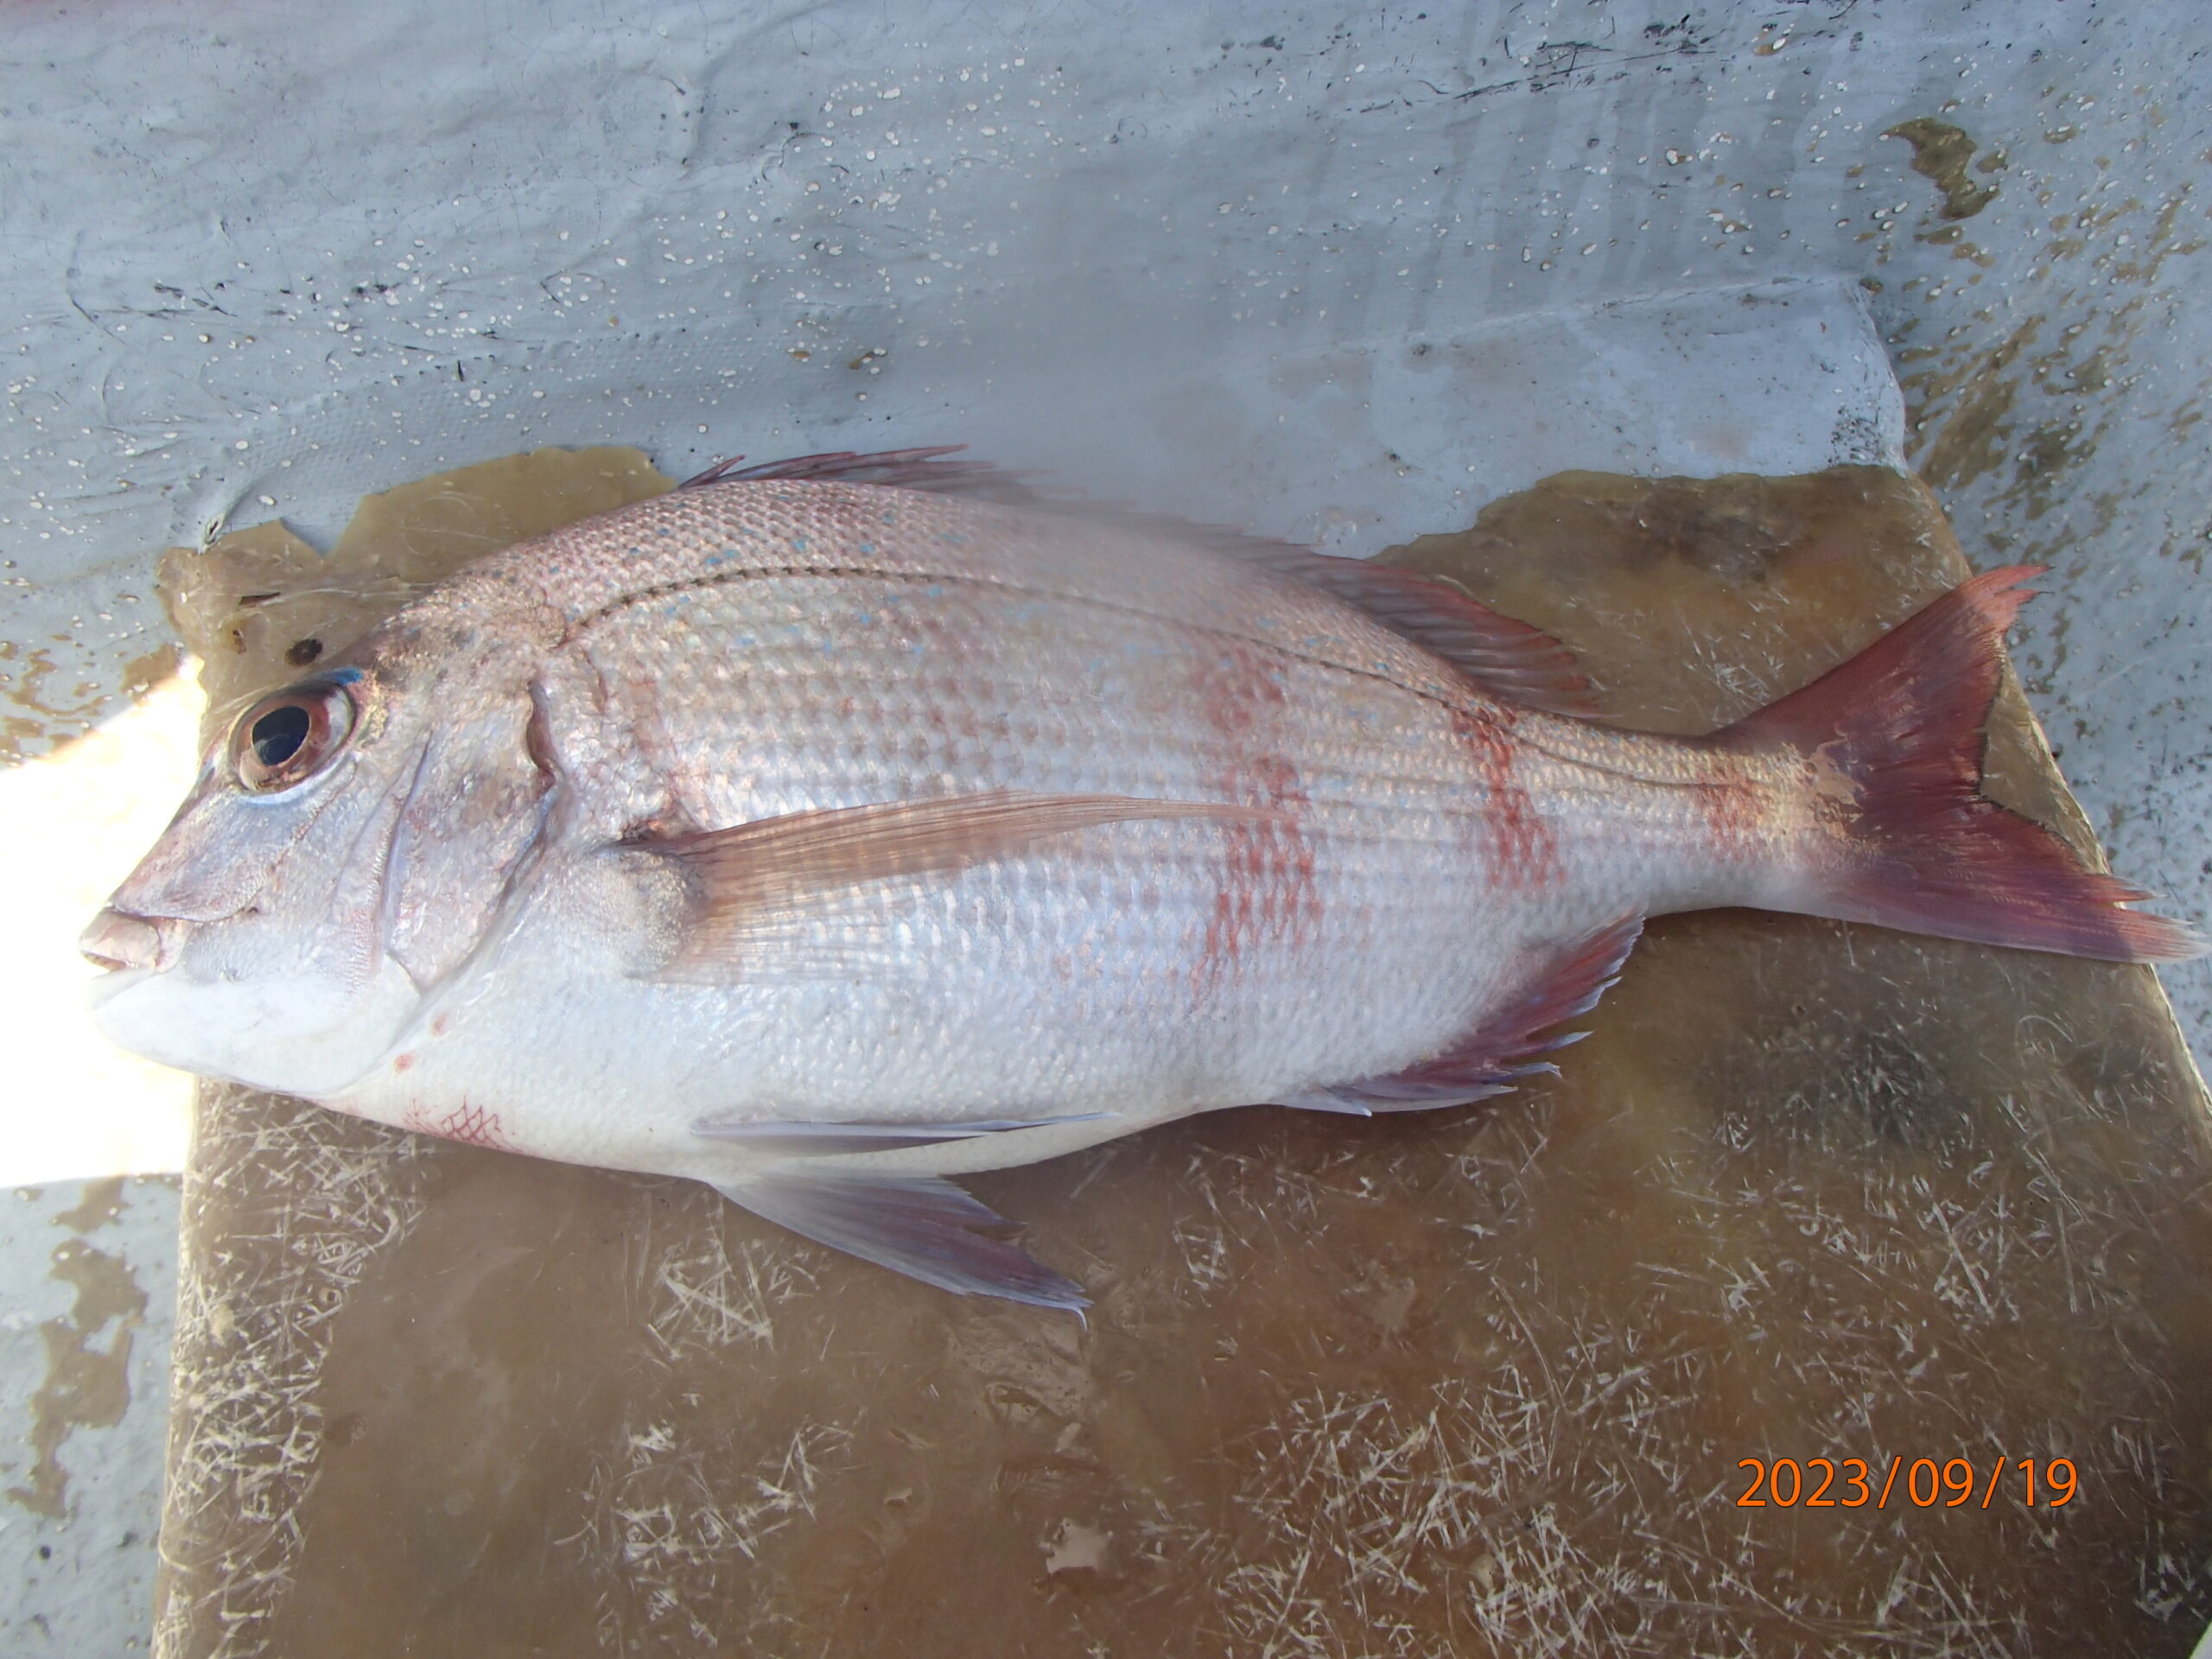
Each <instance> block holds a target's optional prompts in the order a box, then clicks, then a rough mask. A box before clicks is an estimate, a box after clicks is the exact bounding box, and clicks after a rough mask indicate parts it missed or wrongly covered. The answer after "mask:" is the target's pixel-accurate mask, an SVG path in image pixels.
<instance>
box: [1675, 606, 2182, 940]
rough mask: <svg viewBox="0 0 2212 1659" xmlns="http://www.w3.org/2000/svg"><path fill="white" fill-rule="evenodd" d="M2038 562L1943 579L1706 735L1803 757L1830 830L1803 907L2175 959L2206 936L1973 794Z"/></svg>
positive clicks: (1940, 931) (1956, 933)
mask: <svg viewBox="0 0 2212 1659" xmlns="http://www.w3.org/2000/svg"><path fill="white" fill-rule="evenodd" d="M2041 574H2042V570H2041V568H2040V567H2037V566H2034V565H2011V566H2007V567H2006V568H2005V569H2001V570H1992V571H1989V572H1988V573H1987V574H1986V575H1979V576H1976V577H1975V578H1974V580H1973V581H1971V582H1967V583H1966V584H1965V585H1964V586H1962V587H1960V588H1954V589H1953V590H1952V591H1951V592H1949V593H1948V594H1944V595H1943V597H1942V598H1941V599H1939V600H1937V601H1936V602H1935V603H1934V604H1932V605H1930V606H1929V607H1927V608H1926V609H1925V610H1923V611H1922V612H1920V613H1918V614H1916V615H1915V616H1914V617H1912V618H1911V619H1910V620H1909V621H1907V622H1905V623H1904V625H1903V626H1900V627H1898V628H1897V629H1895V630H1893V631H1892V632H1890V633H1887V634H1885V635H1884V636H1883V637H1882V638H1881V639H1877V640H1876V641H1875V642H1874V643H1873V644H1872V645H1869V646H1868V647H1867V648H1866V650H1865V651H1863V652H1859V655H1858V656H1856V657H1854V658H1852V659H1851V660H1850V661H1849V662H1847V663H1845V664H1842V665H1841V666H1840V667H1839V668H1835V669H1833V670H1831V671H1829V672H1828V673H1827V674H1825V675H1823V676H1821V678H1819V679H1817V680H1815V681H1814V682H1813V683H1811V684H1810V685H1808V686H1806V687H1804V688H1803V689H1802V690H1797V691H1793V692H1791V693H1790V694H1789V696H1786V697H1783V699H1781V700H1780V701H1779V702H1773V703H1770V704H1769V705H1768V706H1767V707H1765V708H1764V709H1760V710H1759V711H1758V713H1757V714H1754V715H1750V716H1749V717H1748V718H1746V719H1745V720H1742V721H1738V722H1737V723H1736V724H1735V725H1733V726H1731V727H1728V728H1726V730H1724V731H1721V732H1718V733H1715V734H1714V735H1713V741H1715V742H1716V743H1718V744H1721V745H1726V746H1728V747H1737V746H1742V747H1751V748H1759V749H1767V748H1771V747H1777V746H1786V747H1789V748H1792V749H1796V750H1797V751H1798V752H1800V753H1803V754H1805V755H1807V756H1808V757H1810V758H1811V760H1812V761H1813V765H1814V768H1815V779H1816V781H1815V789H1816V790H1817V791H1818V792H1819V793H1820V794H1821V797H1822V798H1824V799H1826V800H1827V801H1829V802H1832V803H1834V806H1833V808H1832V809H1831V810H1830V814H1829V815H1830V816H1831V817H1833V818H1834V829H1835V831H1836V836H1835V838H1834V839H1830V840H1827V844H1826V846H1825V847H1824V848H1823V849H1821V850H1818V851H1815V853H1814V854H1813V855H1812V868H1810V869H1809V870H1808V875H1809V876H1810V879H1811V880H1813V882H1814V883H1815V889H1816V890H1815V894H1813V895H1811V896H1810V898H1811V901H1810V902H1808V904H1807V905H1806V906H1805V907H1806V908H1807V909H1808V910H1810V911H1814V912H1816V913H1818V914H1821V915H1824V916H1833V917H1836V918H1839V919H1841V920H1845V921H1859V922H1873V923H1877V924H1878V925H1881V926H1884V927H1895V928H1902V929H1904V930H1905V931H1909V932H1915V933H1933V934H1936V935H1939V936H1940V937H1942V938H1952V939H1970V940H1974V941H1975V942H1977V943H1980V944H2005V945H2013V946H2017V947H2019V948H2021V949H2024V950H2055V951H2057V952H2060V953H2061V954H2063V955H2066V956H2071V957H2102V958H2104V959H2106V960H2107V961H2113V962H2177V961H2180V960H2182V959H2183V958H2186V957H2195V956H2200V955H2202V954H2203V953H2204V950H2205V949H2206V946H2205V944H2204V941H2203V940H2202V938H2199V937H2198V936H2197V935H2196V933H2195V932H2194V931H2191V930H2190V928H2188V927H2185V926H2183V925H2182V924H2180V923H2178V922H2174V921H2170V920H2168V919H2167V918H2164V917H2163V916H2146V915H2144V914H2141V913H2140V912H2135V911H2131V910H2125V909H2122V908H2121V906H2124V905H2126V904H2127V903H2129V902H2130V901H2132V900H2133V899H2145V898H2148V897H2150V896H2151V895H2149V894H2147V893H2143V892H2142V891H2140V890H2139V889H2138V888H2135V887H2128V886H2127V885H2126V884H2125V883H2123V882H2120V881H2116V880H2113V878H2112V877H2111V876H2108V875H2101V874H2097V873H2095V872H2094V871H2092V870H2088V869H2084V868H2082V864H2081V861H2079V860H2078V859H2076V858H2075V855H2073V853H2072V852H2071V851H2070V850H2069V849H2068V848H2067V847H2066V845H2065V844H2064V843H2063V842H2061V841H2059V840H2058V838H2057V837H2056V836H2053V835H2051V834H2050V832H2049V831H2048V830H2046V829H2044V828H2042V826H2040V825H2039V824H2036V823H2031V822H2030V821H2029V820H2028V819H2026V818H2024V817H2021V816H2020V815H2019V814H2018V813H2017V812H2012V811H2009V810H2006V809H2005V808H2004V807H2001V806H1999V805H1998V804H1997V803H1995V802H1994V801H1992V800H1989V799H1987V798H1985V797H1984V796H1983V795H1982V793H1981V791H1980V785H1981V762H1982V750H1983V745H1984V737H1983V725H1984V722H1985V721H1986V720H1987V719H1988V715H1989V709H1990V705H1991V703H1992V702H1993V701H1994V700H1995V698H1996V695H1997V687H1998V679H1999V667H2000V660H2001V659H2000V657H1999V650H2000V645H2001V642H2002V640H2003V639H2004V636H2005V629H2006V628H2007V627H2009V626H2011V625H2012V619H2013V617H2014V616H2015V615H2016V614H2017V613H2018V611H2019V608H2020V607H2021V606H2022V605H2023V604H2024V603H2026V602H2027V601H2028V600H2029V599H2030V598H2031V596H2032V595H2031V593H2030V592H2029V591H2028V590H2026V589H2024V588H2022V587H2021V586H2020V584H2021V583H2022V582H2025V581H2027V580H2028V579H2030V578H2031V577H2033V576H2037V575H2041Z"/></svg>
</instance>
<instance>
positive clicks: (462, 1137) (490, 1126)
mask: <svg viewBox="0 0 2212 1659" xmlns="http://www.w3.org/2000/svg"><path fill="white" fill-rule="evenodd" d="M399 1122H400V1127H401V1128H407V1129H412V1130H413V1131H414V1132H415V1133H416V1134H417V1135H435V1136H437V1137H438V1139H439V1140H441V1141H460V1142H461V1144H462V1145H463V1146H469V1147H490V1148H491V1149H492V1150H493V1151H494V1152H512V1151H514V1150H515V1145H514V1142H513V1141H512V1139H510V1138H509V1136H508V1135H507V1132H506V1130H505V1128H504V1127H503V1126H502V1125H501V1124H500V1122H499V1114H498V1113H497V1112H488V1111H486V1110H485V1109H484V1108H482V1107H481V1106H476V1105H472V1104H471V1103H469V1102H467V1101H465V1100H464V1101H462V1102H461V1104H460V1105H458V1106H456V1107H455V1108H454V1109H453V1110H451V1111H449V1112H445V1113H442V1114H435V1113H433V1112H432V1111H430V1110H429V1109H428V1108H426V1107H424V1106H423V1105H422V1104H421V1103H410V1104H409V1105H408V1106H407V1107H406V1108H404V1109H403V1110H402V1111H401V1112H400V1114H399Z"/></svg>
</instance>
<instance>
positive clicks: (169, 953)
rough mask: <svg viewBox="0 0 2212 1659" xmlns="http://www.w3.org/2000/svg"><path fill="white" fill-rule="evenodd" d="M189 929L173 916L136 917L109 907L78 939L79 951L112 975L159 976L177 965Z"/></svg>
mask: <svg viewBox="0 0 2212 1659" xmlns="http://www.w3.org/2000/svg"><path fill="white" fill-rule="evenodd" d="M189 925H190V924H189V923H186V922H181V921H179V920H177V919H176V918H175V917H173V916H133V915H131V914H130V913H129V912H125V911H120V910H117V909H115V908H113V907H112V906H110V907H109V908H108V909H105V910H103V911H102V912H100V913H99V915H97V916H95V917H93V918H92V925H91V926H89V927H87V928H86V930H85V931H84V932H83V933H81V934H80V935H79V936H78V939H77V949H78V950H79V953H80V954H81V955H82V956H83V957H84V958H85V960H86V961H87V962H89V963H92V965H93V966H94V967H95V968H105V969H107V970H108V971H109V972H110V973H111V974H115V973H124V972H130V971H131V970H134V969H137V970H143V971H147V972H152V973H160V972H161V971H162V969H165V968H167V967H168V966H169V965H170V964H172V963H175V961H176V958H177V953H178V951H179V950H181V948H182V947H183V944H184V934H185V930H186V929H187V927H188V926H189Z"/></svg>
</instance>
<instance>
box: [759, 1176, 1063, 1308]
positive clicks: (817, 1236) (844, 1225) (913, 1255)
mask: <svg viewBox="0 0 2212 1659" xmlns="http://www.w3.org/2000/svg"><path fill="white" fill-rule="evenodd" d="M715 1191H716V1192H720V1193H721V1195H722V1196H723V1197H724V1198H728V1200H729V1201H730V1202H731V1203H732V1204H734V1205H740V1206H741V1207H742V1208H744V1209H747V1210H750V1211H753V1214H754V1215H756V1216H760V1217H764V1218H765V1219H766V1220H769V1221H772V1222H774V1223H775V1224H777V1225H778V1226H779V1227H788V1228H789V1229H791V1231H793V1232H795V1233H797V1234H798V1235H799V1236H801V1237H804V1238H810V1239H812V1240H813V1241H814V1242H815V1243H817V1244H827V1245H828V1246H829V1248H830V1249H836V1250H842V1251H844V1252H845V1253H846V1254H847V1255H857V1256H859V1257H860V1258H861V1260H862V1261H864V1262H874V1263H875V1264H876V1265H877V1266H879V1267H885V1268H890V1269H892V1271H893V1272H894V1273H903V1274H906V1275H907V1277H909V1278H912V1279H918V1280H920V1281H922V1282H923V1283H924V1284H925V1285H935V1286H937V1287H938V1288H939V1289H940V1290H949V1291H950V1292H952V1293H953V1294H955V1295H957V1296H1002V1297H1004V1298H1006V1299H1007V1300H1008V1301H1014V1302H1027V1303H1029V1304H1030V1305H1031V1306H1035V1307H1058V1308H1065V1309H1067V1310H1068V1311H1069V1312H1071V1313H1078V1312H1080V1311H1081V1310H1082V1309H1084V1308H1085V1307H1088V1306H1090V1298H1089V1297H1088V1296H1086V1295H1084V1293H1083V1287H1082V1286H1080V1285H1078V1284H1077V1283H1076V1282H1075V1281H1072V1280H1071V1279H1067V1278H1064V1277H1062V1276H1061V1275H1060V1274H1057V1273H1055V1272H1053V1271H1052V1268H1048V1267H1046V1266H1045V1264H1044V1263H1043V1262H1039V1261H1037V1260H1036V1259H1035V1258H1034V1257H1033V1256H1031V1255H1027V1253H1026V1252H1024V1251H1022V1250H1021V1249H1019V1248H1017V1247H1016V1246H1015V1245H1014V1243H1012V1239H1013V1237H1014V1235H1015V1234H1017V1233H1018V1232H1020V1228H1019V1227H1017V1226H1016V1225H1015V1224H1014V1223H1013V1222H1010V1221H1008V1220H1007V1218H1006V1217H1004V1216H1001V1215H1000V1214H999V1213H998V1212H997V1211H995V1210H993V1209H992V1208H991V1207H990V1206H989V1205H986V1204H984V1203H982V1201H981V1200H980V1199H977V1198H974V1197H972V1196H970V1195H969V1193H967V1192H963V1191H962V1190H961V1189H960V1188H958V1187H957V1186H955V1185H953V1184H952V1183H951V1182H950V1181H947V1180H941V1179H938V1178H937V1177H935V1176H931V1175H868V1174H836V1175H816V1174H804V1175H792V1174H784V1173H778V1174H776V1175H773V1176H771V1177H765V1178H763V1179H759V1180H748V1181H744V1182H732V1183H729V1184H728V1185H723V1184H720V1183H717V1184H716V1185H715Z"/></svg>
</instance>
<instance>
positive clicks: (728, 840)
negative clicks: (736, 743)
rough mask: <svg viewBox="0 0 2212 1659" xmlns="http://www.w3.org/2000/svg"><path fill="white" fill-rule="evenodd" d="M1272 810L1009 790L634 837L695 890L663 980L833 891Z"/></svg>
mask: <svg viewBox="0 0 2212 1659" xmlns="http://www.w3.org/2000/svg"><path fill="white" fill-rule="evenodd" d="M1282 816H1283V815H1282V814H1281V812H1278V811H1274V810H1271V809H1268V808H1266V807H1256V806H1236V805H1231V804H1224V803H1221V802H1213V801H1160V800H1140V799H1137V798H1133V797H1130V796H1125V795H1030V794H1023V793H1020V792H1017V791H1011V790H999V791H991V792H989V793H986V794H979V795H955V796H950V797H948V798H944V799H941V800H929V801H892V802H887V803H886V804H882V805H880V806H852V807H836V808H831V809H829V810H822V811H813V812H791V813H785V814H784V815H783V816H781V817H773V818H762V819H760V820H758V821H756V822H754V823H741V824H737V825H734V826H733V827H732V828H729V829H710V830H707V831H705V832H703V833H701V834H697V835H689V836H672V837H670V838H668V839H666V840H660V841H642V842H629V843H625V844H626V846H627V847H628V848H629V849H631V850H634V851H642V852H647V853H652V854H653V855H657V856H659V857H663V858H667V859H670V860H672V861H676V862H677V863H678V864H680V865H681V866H682V867H683V870H684V872H685V874H686V875H687V877H688V878H689V879H690V882H691V884H692V886H693V887H694V889H695V891H696V893H697V895H698V904H697V906H696V910H695V912H694V913H693V915H692V916H691V918H690V923H689V925H688V926H687V927H686V929H685V931H684V935H683V943H682V944H681V945H680V946H679V948H678V949H677V953H676V955H675V956H674V957H673V958H672V959H671V961H670V962H669V963H667V964H666V965H664V967H663V968H662V969H660V971H659V973H658V977H660V978H663V979H672V980H691V981H715V980H719V979H721V978H722V977H724V976H726V974H727V972H728V969H729V967H730V966H731V965H732V964H734V963H736V962H737V961H739V960H740V959H741V957H743V956H744V954H745V950H746V948H747V944H749V943H752V942H753V941H754V940H756V939H758V938H760V937H761V936H762V935H763V934H764V933H771V932H773V931H775V930H776V929H777V927H778V926H779V925H781V924H784V923H787V922H788V921H789V920H790V919H791V917H792V915H793V914H794V912H804V911H805V910H806V909H807V908H808V906H810V905H816V904H818V903H819V902H820V901H821V900H822V899H823V898H824V897H826V896H830V895H835V894H838V893H849V892H850V891H851V890H852V889H854V888H856V887H864V886H866V885H867V884H868V883H870V882H876V881H885V880H895V879H899V878H906V879H912V878H915V877H922V876H930V875H944V874H951V873H953V872H956V871H959V870H964V869H966V868H969V867H970V866H971V865H975V864H979V863H982V862H983V861H986V860H988V859H994V858H1002V857H1005V856H1007V855H1009V854H1012V853H1015V852H1019V851H1020V850H1021V849H1023V848H1025V847H1027V846H1028V845H1030V844H1031V843H1032V842H1036V841H1039V840H1042V839H1044V838H1045V837H1046V836H1057V835H1065V834H1067V833H1068V832H1070V831H1071V830H1077V829H1090V828H1092V827H1094V826H1096V825H1100V824H1109V823H1135V822H1139V821H1141V820H1148V819H1164V818H1237V819H1246V820H1249V819H1253V818H1279V817H1282Z"/></svg>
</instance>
